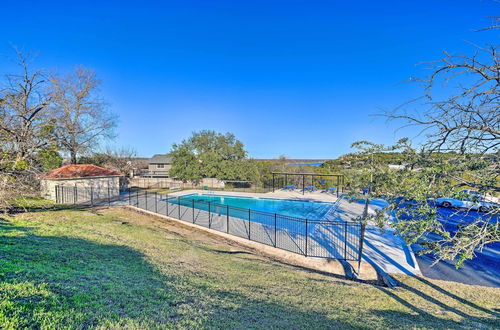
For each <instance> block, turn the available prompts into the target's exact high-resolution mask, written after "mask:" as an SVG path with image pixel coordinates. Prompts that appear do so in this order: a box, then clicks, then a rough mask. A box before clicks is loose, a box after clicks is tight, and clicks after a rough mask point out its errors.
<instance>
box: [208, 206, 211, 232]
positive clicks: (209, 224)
mask: <svg viewBox="0 0 500 330" xmlns="http://www.w3.org/2000/svg"><path fill="white" fill-rule="evenodd" d="M210 217H211V213H210V202H208V228H211V227H212V219H210Z"/></svg>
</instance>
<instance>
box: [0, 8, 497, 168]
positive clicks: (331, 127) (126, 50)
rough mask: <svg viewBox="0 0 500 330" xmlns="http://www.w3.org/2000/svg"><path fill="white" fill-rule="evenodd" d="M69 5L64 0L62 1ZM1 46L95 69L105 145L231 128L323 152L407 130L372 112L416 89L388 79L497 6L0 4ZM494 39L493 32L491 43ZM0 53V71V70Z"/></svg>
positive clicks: (251, 146) (413, 72) (281, 146)
mask: <svg viewBox="0 0 500 330" xmlns="http://www.w3.org/2000/svg"><path fill="white" fill-rule="evenodd" d="M70 2H72V4H69V3H70ZM0 8H1V10H2V19H1V20H0V31H2V33H1V34H0V53H2V54H8V55H12V52H11V50H10V49H9V48H10V46H9V43H12V44H15V45H18V46H21V47H24V48H25V49H29V50H35V51H38V52H39V53H40V56H39V58H38V59H37V64H38V65H39V66H40V67H44V68H56V69H57V70H59V71H66V70H71V69H72V67H73V66H75V65H80V64H81V65H84V66H88V67H92V68H94V69H95V70H96V71H97V73H98V75H99V77H100V78H101V79H102V80H103V83H104V84H103V87H102V93H103V96H104V97H105V98H106V99H107V100H108V102H109V103H110V104H111V109H112V111H114V112H116V113H117V114H119V116H120V123H119V127H118V134H119V136H118V138H117V139H116V141H115V142H114V144H117V145H125V146H130V147H133V148H135V149H136V150H137V151H138V153H139V154H140V155H142V156H150V155H152V154H154V153H160V152H167V151H168V150H169V149H170V146H171V144H172V143H174V142H178V141H180V140H181V139H183V138H185V137H187V136H188V135H189V134H190V133H191V132H192V131H195V130H201V129H213V130H216V131H220V132H226V131H229V132H232V133H234V134H235V135H236V136H237V137H238V138H239V139H240V140H242V141H243V143H244V144H245V145H246V147H247V149H248V151H249V153H250V156H252V157H257V158H268V157H277V156H279V155H282V154H284V155H286V156H288V157H291V158H332V157H336V156H338V155H340V154H343V153H346V152H349V151H350V144H351V143H352V142H354V141H356V140H360V139H369V140H372V141H375V142H379V143H391V142H393V141H394V140H396V139H397V138H399V137H401V136H403V135H410V136H412V134H414V132H412V131H399V132H396V133H395V128H396V127H397V126H396V125H394V124H390V125H388V124H386V123H385V121H384V120H382V119H378V118H375V117H373V116H371V115H372V114H375V113H377V112H380V111H381V109H390V108H392V107H394V106H396V105H398V104H400V103H402V102H404V101H406V100H408V99H409V98H411V97H413V96H416V95H419V93H420V91H419V90H418V89H417V88H416V87H417V86H414V85H411V84H400V82H402V81H404V80H406V79H408V78H409V77H412V76H422V75H424V74H425V70H424V67H423V66H418V65H417V64H418V63H419V62H421V61H428V60H435V59H438V58H440V57H441V52H442V51H443V50H448V51H450V52H452V53H460V52H462V53H469V54H470V53H471V52H472V51H473V47H472V46H471V45H469V44H467V43H466V40H468V41H472V42H476V43H479V44H481V43H484V42H485V41H486V40H489V41H490V42H491V41H493V40H492V36H493V34H491V33H489V32H485V33H477V32H473V30H474V29H479V28H482V27H484V26H486V25H488V24H489V22H490V19H489V18H488V17H491V16H493V15H495V14H496V15H498V12H499V4H498V3H495V2H494V1H492V0H483V1H481V0H442V1H438V0H421V1H340V0H337V1H333V0H331V1H293V0H288V1H270V0H267V1H255V0H252V1H234V0H232V1H175V2H174V1H162V2H161V3H160V1H158V2H157V3H156V4H154V3H152V1H151V3H149V4H146V1H136V2H131V1H90V0H87V1H60V2H58V1H22V0H15V1H9V0H7V1H5V0H4V1H2V4H1V5H0ZM496 41H497V42H498V40H496ZM8 69H9V68H8V64H7V62H6V61H5V60H4V59H0V72H5V71H6V70H8Z"/></svg>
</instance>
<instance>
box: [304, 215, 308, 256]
mask: <svg viewBox="0 0 500 330" xmlns="http://www.w3.org/2000/svg"><path fill="white" fill-rule="evenodd" d="M307 227H308V221H307V219H306V251H305V253H304V255H305V256H306V257H307V241H308V239H307V236H309V233H308V228H307Z"/></svg>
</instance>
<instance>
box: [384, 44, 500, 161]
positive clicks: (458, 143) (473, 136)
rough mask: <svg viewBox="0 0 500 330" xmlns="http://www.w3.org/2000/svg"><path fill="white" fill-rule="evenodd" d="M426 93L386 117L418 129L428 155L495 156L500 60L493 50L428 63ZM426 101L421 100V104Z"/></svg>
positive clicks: (499, 138)
mask: <svg viewBox="0 0 500 330" xmlns="http://www.w3.org/2000/svg"><path fill="white" fill-rule="evenodd" d="M432 71H433V72H432V74H431V75H430V77H429V78H427V79H419V80H418V81H419V82H422V83H424V85H425V90H426V94H425V96H424V97H423V98H421V99H419V100H414V101H412V102H409V103H407V104H405V105H404V106H402V107H399V108H398V109H396V111H391V112H387V113H386V114H385V115H386V116H387V117H388V118H390V119H402V120H404V121H406V123H407V124H408V125H417V126H420V127H421V128H422V132H424V134H426V135H427V138H428V139H427V143H426V148H427V150H428V151H440V152H449V151H453V152H459V153H462V154H464V153H467V152H477V153H487V152H496V151H498V147H499V146H500V57H499V54H498V49H497V46H490V47H489V48H481V49H480V50H479V51H478V52H476V54H474V55H472V56H463V55H450V54H448V53H445V57H444V58H443V59H441V60H439V61H437V62H433V63H432ZM421 100H425V101H424V102H420V101H421Z"/></svg>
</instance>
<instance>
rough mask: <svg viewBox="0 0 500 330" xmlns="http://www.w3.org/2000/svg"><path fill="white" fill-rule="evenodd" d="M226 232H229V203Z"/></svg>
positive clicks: (227, 206)
mask: <svg viewBox="0 0 500 330" xmlns="http://www.w3.org/2000/svg"><path fill="white" fill-rule="evenodd" d="M226 222H227V223H226V233H228V234H229V205H226Z"/></svg>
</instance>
